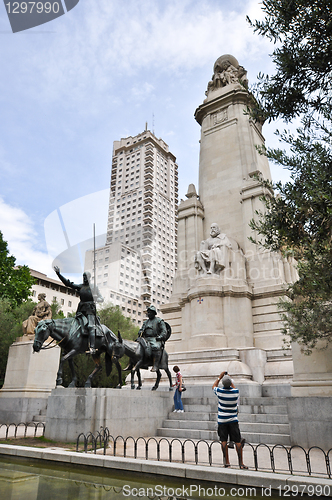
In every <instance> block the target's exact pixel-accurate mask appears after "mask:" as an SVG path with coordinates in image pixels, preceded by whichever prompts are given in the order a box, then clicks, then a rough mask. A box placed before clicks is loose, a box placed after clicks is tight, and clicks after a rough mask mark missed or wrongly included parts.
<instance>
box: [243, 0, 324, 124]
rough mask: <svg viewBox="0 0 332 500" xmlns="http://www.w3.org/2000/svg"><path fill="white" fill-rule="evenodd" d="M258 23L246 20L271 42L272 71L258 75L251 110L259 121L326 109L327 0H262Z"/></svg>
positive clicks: (289, 117)
mask: <svg viewBox="0 0 332 500" xmlns="http://www.w3.org/2000/svg"><path fill="white" fill-rule="evenodd" d="M262 10H263V12H264V14H265V18H264V19H263V20H262V21H257V20H256V21H251V20H250V19H249V18H247V19H248V22H249V24H250V25H251V26H252V28H253V29H254V31H255V32H256V33H258V34H259V35H262V36H265V37H267V38H268V39H270V40H271V41H272V42H274V43H275V44H276V47H275V49H274V51H273V53H272V55H271V57H272V61H273V62H274V64H275V67H276V72H275V74H274V75H272V76H269V75H264V74H260V75H259V77H258V80H259V83H258V87H257V89H256V92H255V97H256V98H257V100H258V102H259V103H260V106H259V108H257V109H256V112H257V113H259V114H260V116H261V117H262V118H264V119H268V120H273V119H275V118H278V117H282V118H284V119H285V120H286V121H290V120H292V119H293V118H294V116H300V115H301V114H306V115H307V114H308V113H313V112H318V113H320V112H321V109H322V107H325V108H327V109H328V110H331V99H332V95H331V71H332V44H331V38H332V3H331V0H263V2H262Z"/></svg>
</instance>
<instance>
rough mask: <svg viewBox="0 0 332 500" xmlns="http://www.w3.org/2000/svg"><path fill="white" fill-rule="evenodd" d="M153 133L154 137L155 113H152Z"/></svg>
mask: <svg viewBox="0 0 332 500" xmlns="http://www.w3.org/2000/svg"><path fill="white" fill-rule="evenodd" d="M152 133H153V135H154V113H152Z"/></svg>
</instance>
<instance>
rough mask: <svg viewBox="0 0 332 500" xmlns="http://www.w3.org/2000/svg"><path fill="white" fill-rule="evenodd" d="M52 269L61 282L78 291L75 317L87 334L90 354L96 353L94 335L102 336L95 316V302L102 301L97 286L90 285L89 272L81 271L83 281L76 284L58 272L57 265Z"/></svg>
mask: <svg viewBox="0 0 332 500" xmlns="http://www.w3.org/2000/svg"><path fill="white" fill-rule="evenodd" d="M54 271H55V272H56V274H57V275H58V277H59V279H60V280H61V281H62V283H63V284H64V285H66V286H68V287H69V288H72V289H73V290H75V291H76V292H78V294H79V296H80V302H79V304H78V307H77V311H76V318H77V319H78V320H79V321H80V322H81V323H82V326H83V328H82V331H86V332H87V334H88V336H89V344H90V354H92V355H93V354H96V335H98V333H99V334H100V335H102V336H103V331H102V328H101V325H100V321H99V318H98V316H97V310H96V302H104V299H103V297H102V296H101V294H100V292H99V289H98V287H97V286H96V287H93V286H91V285H90V280H91V274H90V273H83V283H81V284H79V285H76V284H75V283H73V282H71V281H70V280H68V279H66V278H65V277H64V276H62V274H60V269H59V267H58V266H54Z"/></svg>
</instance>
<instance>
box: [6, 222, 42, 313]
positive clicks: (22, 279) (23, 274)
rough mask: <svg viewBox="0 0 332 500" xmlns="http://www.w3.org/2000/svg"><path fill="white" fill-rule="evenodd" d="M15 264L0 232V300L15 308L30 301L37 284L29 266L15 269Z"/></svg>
mask: <svg viewBox="0 0 332 500" xmlns="http://www.w3.org/2000/svg"><path fill="white" fill-rule="evenodd" d="M15 262H16V259H15V257H13V256H12V255H9V250H8V244H7V242H6V241H4V239H3V236H2V232H1V231H0V298H7V299H8V300H9V302H10V304H11V305H13V306H16V305H20V304H22V302H24V301H25V300H27V299H28V297H29V295H30V289H31V287H32V285H33V284H34V282H35V280H34V278H33V277H32V276H31V275H30V270H29V268H28V266H18V267H15Z"/></svg>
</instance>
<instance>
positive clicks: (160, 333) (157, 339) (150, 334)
mask: <svg viewBox="0 0 332 500" xmlns="http://www.w3.org/2000/svg"><path fill="white" fill-rule="evenodd" d="M146 312H147V315H148V319H147V320H146V321H144V323H143V325H142V327H141V329H140V331H139V332H138V341H139V340H140V338H143V339H145V340H146V345H145V346H144V347H145V350H146V355H147V357H150V356H152V358H153V367H152V369H151V371H157V370H158V369H159V361H160V358H161V355H162V350H163V347H164V344H165V342H166V340H167V339H168V332H167V329H166V325H165V323H164V321H163V320H162V319H161V318H158V317H157V310H156V308H155V306H153V305H151V306H149V307H148V308H147V311H146ZM149 351H150V352H149Z"/></svg>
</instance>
